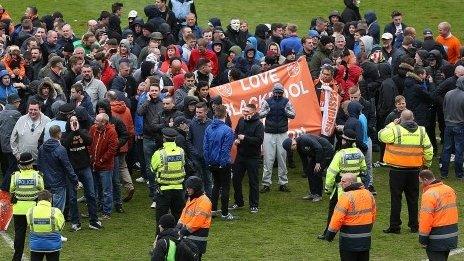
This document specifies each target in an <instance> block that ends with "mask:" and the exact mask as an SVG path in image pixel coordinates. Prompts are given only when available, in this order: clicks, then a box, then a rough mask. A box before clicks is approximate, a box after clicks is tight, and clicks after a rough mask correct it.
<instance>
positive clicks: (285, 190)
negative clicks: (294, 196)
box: [279, 185, 290, 192]
mask: <svg viewBox="0 0 464 261" xmlns="http://www.w3.org/2000/svg"><path fill="white" fill-rule="evenodd" d="M279 191H282V192H290V189H289V188H288V187H287V185H280V186H279Z"/></svg>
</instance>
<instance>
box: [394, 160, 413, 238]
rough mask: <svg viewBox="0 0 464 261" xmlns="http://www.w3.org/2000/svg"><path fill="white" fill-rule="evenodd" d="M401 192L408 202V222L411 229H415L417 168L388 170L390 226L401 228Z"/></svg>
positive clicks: (396, 228) (395, 228)
mask: <svg viewBox="0 0 464 261" xmlns="http://www.w3.org/2000/svg"><path fill="white" fill-rule="evenodd" d="M403 192H404V194H405V196H406V202H407V204H408V213H409V222H408V226H409V227H410V228H411V229H417V228H418V227H419V224H418V210H417V206H418V204H419V170H416V169H396V168H392V169H391V170H390V197H391V199H390V200H391V206H390V228H391V229H393V230H398V229H401V200H402V196H403Z"/></svg>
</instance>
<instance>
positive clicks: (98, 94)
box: [77, 64, 106, 109]
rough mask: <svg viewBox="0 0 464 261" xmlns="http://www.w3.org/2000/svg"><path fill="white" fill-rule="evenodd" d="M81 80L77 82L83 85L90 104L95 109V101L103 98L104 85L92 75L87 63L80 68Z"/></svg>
mask: <svg viewBox="0 0 464 261" xmlns="http://www.w3.org/2000/svg"><path fill="white" fill-rule="evenodd" d="M81 73H82V80H80V81H78V82H77V83H80V84H82V86H84V91H85V92H86V93H87V94H88V95H89V96H90V100H91V101H92V105H93V107H94V109H95V107H96V106H97V102H99V101H101V100H103V99H104V98H105V93H106V86H105V84H103V82H102V81H100V80H99V79H97V78H94V77H93V70H92V67H91V66H90V65H89V64H84V65H83V66H82V69H81Z"/></svg>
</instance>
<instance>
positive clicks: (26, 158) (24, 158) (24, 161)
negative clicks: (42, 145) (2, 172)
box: [18, 152, 34, 166]
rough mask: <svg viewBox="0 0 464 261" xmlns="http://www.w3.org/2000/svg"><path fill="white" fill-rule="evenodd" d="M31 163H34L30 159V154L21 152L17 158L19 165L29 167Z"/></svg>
mask: <svg viewBox="0 0 464 261" xmlns="http://www.w3.org/2000/svg"><path fill="white" fill-rule="evenodd" d="M32 162H34V158H32V154H31V153H29V152H23V153H21V155H20V156H19V162H18V163H19V165H23V166H25V165H30V164H32Z"/></svg>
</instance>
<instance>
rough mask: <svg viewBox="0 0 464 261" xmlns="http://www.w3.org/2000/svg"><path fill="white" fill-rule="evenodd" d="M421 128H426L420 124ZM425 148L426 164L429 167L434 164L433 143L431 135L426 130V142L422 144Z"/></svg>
mask: <svg viewBox="0 0 464 261" xmlns="http://www.w3.org/2000/svg"><path fill="white" fill-rule="evenodd" d="M419 128H424V127H422V126H420V127H419ZM422 146H423V148H424V165H425V166H427V167H430V165H432V159H433V146H432V143H430V139H429V136H428V135H427V132H425V131H424V142H423V144H422Z"/></svg>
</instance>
